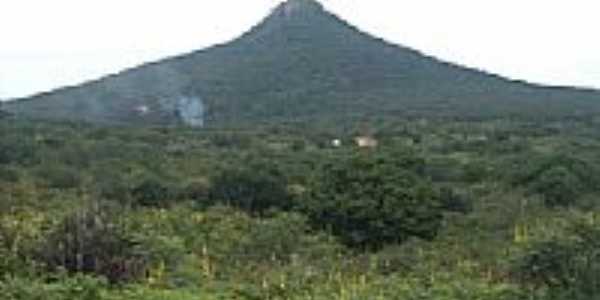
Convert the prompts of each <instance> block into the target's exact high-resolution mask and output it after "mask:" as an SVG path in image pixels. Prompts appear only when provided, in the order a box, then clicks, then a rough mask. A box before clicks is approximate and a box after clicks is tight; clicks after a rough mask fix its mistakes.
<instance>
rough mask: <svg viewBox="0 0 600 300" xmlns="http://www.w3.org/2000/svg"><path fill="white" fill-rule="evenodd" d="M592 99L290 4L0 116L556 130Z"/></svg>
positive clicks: (593, 108)
mask: <svg viewBox="0 0 600 300" xmlns="http://www.w3.org/2000/svg"><path fill="white" fill-rule="evenodd" d="M599 100H600V93H599V92H597V91H590V90H578V89H574V88H549V87H542V86H534V85H530V84H526V83H523V82H512V81H509V80H507V79H504V78H500V77H498V76H494V75H490V74H486V73H482V72H479V71H476V70H471V69H467V68H463V67H459V66H457V65H453V64H449V63H445V62H441V61H439V60H437V59H434V58H431V57H428V56H426V55H424V54H422V53H419V52H417V51H415V50H412V49H408V48H406V47H403V46H401V45H393V44H390V43H387V42H385V41H383V40H380V39H377V38H375V37H372V36H370V35H367V34H365V33H363V32H361V31H360V30H359V29H357V28H355V27H353V26H351V25H349V24H347V23H346V22H344V21H343V20H341V19H339V18H338V17H336V16H334V15H332V14H330V13H329V12H327V11H325V10H324V9H323V8H322V7H321V5H320V4H318V3H317V2H315V1H313V0H290V1H287V2H286V3H283V4H281V5H280V6H278V7H277V8H276V9H275V10H274V11H273V12H272V13H271V14H270V15H269V16H268V17H267V18H266V19H265V20H263V21H262V22H261V23H260V24H258V25H256V26H255V27H254V28H252V29H251V30H249V31H248V32H247V33H245V34H244V35H242V36H241V37H239V38H238V39H235V40H233V41H231V42H229V43H226V44H223V45H218V46H214V47H211V48H208V49H203V50H199V51H196V52H193V53H190V54H187V55H182V56H178V57H174V58H170V59H166V60H163V61H160V62H156V63H152V64H148V65H144V66H140V67H138V68H135V69H131V70H127V71H125V72H122V73H120V74H117V75H114V76H109V77H106V78H103V79H100V80H97V81H94V82H90V83H87V84H84V85H81V86H77V87H72V88H65V89H61V90H57V91H54V92H51V93H46V94H42V95H38V96H36V97H32V98H29V99H23V100H21V101H17V102H14V103H10V104H8V105H7V107H6V109H8V110H10V111H12V112H14V113H17V114H18V115H21V116H27V117H31V118H38V119H39V118H41V119H58V120H65V119H71V120H72V119H76V120H85V121H91V122H95V123H101V124H145V125H148V124H150V125H159V124H171V125H173V124H181V123H185V124H189V125H196V126H201V125H204V126H209V127H215V126H216V127H222V126H233V127H239V126H243V125H257V124H265V123H269V124H273V123H275V124H281V123H300V124H301V125H305V124H312V123H314V122H324V120H327V121H328V122H329V125H328V126H334V125H335V126H337V127H342V128H343V127H347V126H352V125H354V124H356V123H357V122H360V121H365V120H368V121H374V120H381V119H386V120H389V119H391V120H394V119H398V118H420V117H443V118H449V119H461V120H478V119H482V118H497V117H502V118H507V117H510V118H520V119H532V118H535V119H538V120H544V119H555V120H556V119H560V118H565V117H583V116H589V115H594V114H597V113H598V112H600V101H599Z"/></svg>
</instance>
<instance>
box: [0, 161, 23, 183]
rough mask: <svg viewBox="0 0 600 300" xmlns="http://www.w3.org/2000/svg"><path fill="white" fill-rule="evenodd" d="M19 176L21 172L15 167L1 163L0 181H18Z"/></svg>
mask: <svg viewBox="0 0 600 300" xmlns="http://www.w3.org/2000/svg"><path fill="white" fill-rule="evenodd" d="M19 177H20V174H19V172H18V171H17V170H15V169H14V168H10V167H6V166H1V165H0V182H2V181H3V182H8V183H16V182H17V181H19Z"/></svg>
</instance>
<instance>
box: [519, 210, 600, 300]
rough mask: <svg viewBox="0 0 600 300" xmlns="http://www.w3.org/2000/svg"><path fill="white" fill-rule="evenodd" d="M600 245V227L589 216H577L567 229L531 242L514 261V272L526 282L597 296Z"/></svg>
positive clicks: (557, 290)
mask: <svg viewBox="0 0 600 300" xmlns="http://www.w3.org/2000/svg"><path fill="white" fill-rule="evenodd" d="M598 249H600V227H599V226H598V225H596V224H595V223H593V222H590V221H589V220H576V221H573V222H572V223H571V224H569V225H568V226H567V228H566V229H565V230H564V232H561V233H560V234H558V235H554V236H552V237H547V238H543V239H540V240H535V241H533V242H532V243H530V244H529V245H527V247H526V249H525V251H524V253H523V254H522V255H520V257H518V259H517V260H515V262H514V263H513V268H512V273H513V276H514V277H516V278H517V279H518V280H519V281H520V282H521V283H522V284H524V285H530V286H531V285H533V286H536V287H540V286H542V287H547V288H550V289H551V291H553V292H559V291H560V292H561V293H563V294H564V293H567V292H568V293H569V294H570V296H571V297H569V298H570V299H576V298H573V296H588V297H591V296H595V297H597V296H598V295H600V277H599V276H598V274H600V252H599V251H598ZM563 299H565V298H563ZM577 299H579V298H577ZM581 299H587V298H581ZM590 299H591V298H590Z"/></svg>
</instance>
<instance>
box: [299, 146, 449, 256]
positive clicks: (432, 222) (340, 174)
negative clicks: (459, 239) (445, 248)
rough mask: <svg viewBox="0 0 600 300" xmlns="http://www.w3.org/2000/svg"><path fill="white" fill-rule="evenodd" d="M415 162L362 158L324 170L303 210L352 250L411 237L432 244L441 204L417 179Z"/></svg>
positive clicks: (425, 183) (417, 162)
mask: <svg viewBox="0 0 600 300" xmlns="http://www.w3.org/2000/svg"><path fill="white" fill-rule="evenodd" d="M422 165H423V162H422V161H421V160H419V159H415V158H414V157H411V156H408V157H406V156H399V157H398V156H393V155H389V156H381V155H377V154H371V153H358V154H356V155H354V156H352V157H350V158H348V159H341V160H339V161H334V162H330V163H327V164H325V165H324V166H323V167H322V169H321V170H320V171H319V172H318V173H317V175H316V176H315V177H314V178H313V180H312V185H311V190H310V192H309V193H308V196H307V197H306V199H305V201H304V202H303V207H304V209H305V210H306V212H307V213H308V215H309V216H310V217H311V218H312V221H313V223H314V224H315V225H317V226H318V227H321V228H325V229H329V230H331V231H332V233H334V234H335V235H338V236H339V237H340V238H341V239H342V240H343V241H344V242H345V243H346V244H348V245H350V246H357V247H364V248H379V247H381V246H382V245H384V244H387V243H400V242H403V241H404V240H406V239H408V238H409V237H420V238H425V239H430V238H433V237H434V236H435V235H436V233H437V231H438V229H439V227H440V221H441V219H442V204H441V201H440V199H439V195H438V193H437V192H436V191H435V190H434V188H433V186H432V185H431V184H430V183H429V182H428V181H427V180H425V179H423V178H422V177H420V176H419V175H418V172H417V171H418V170H420V169H422Z"/></svg>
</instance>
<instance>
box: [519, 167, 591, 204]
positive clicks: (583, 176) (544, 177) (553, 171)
mask: <svg viewBox="0 0 600 300" xmlns="http://www.w3.org/2000/svg"><path fill="white" fill-rule="evenodd" d="M532 156H533V157H531V158H529V159H528V161H527V162H520V161H519V162H518V163H520V164H522V165H521V166H519V167H518V168H516V170H519V171H518V172H517V173H516V174H514V173H513V174H512V177H513V179H512V181H513V182H514V183H515V184H517V185H524V186H526V187H527V188H528V189H529V190H530V191H532V192H534V193H537V194H540V195H542V196H543V197H544V200H545V202H546V204H547V205H548V206H549V207H555V206H572V205H574V204H576V203H577V200H579V198H580V196H581V195H582V194H584V193H586V192H593V191H597V190H598V188H599V187H600V185H599V183H600V171H599V170H598V168H597V167H596V166H595V165H590V164H589V163H586V162H585V161H583V160H582V159H581V158H576V157H574V156H571V155H549V156H541V157H539V156H535V155H532Z"/></svg>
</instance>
